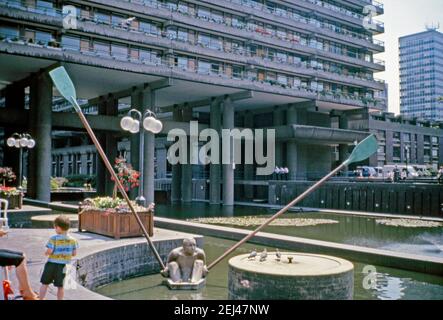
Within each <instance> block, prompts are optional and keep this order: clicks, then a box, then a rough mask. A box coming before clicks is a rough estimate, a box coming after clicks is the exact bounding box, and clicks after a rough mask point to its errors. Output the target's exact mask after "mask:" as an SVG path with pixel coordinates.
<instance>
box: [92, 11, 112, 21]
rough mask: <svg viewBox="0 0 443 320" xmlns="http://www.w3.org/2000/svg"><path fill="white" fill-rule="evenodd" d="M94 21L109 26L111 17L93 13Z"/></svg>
mask: <svg viewBox="0 0 443 320" xmlns="http://www.w3.org/2000/svg"><path fill="white" fill-rule="evenodd" d="M95 20H97V22H100V23H105V24H109V23H110V22H111V17H110V16H109V14H106V13H101V12H96V13H95Z"/></svg>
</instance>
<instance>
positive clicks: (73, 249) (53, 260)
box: [40, 215, 78, 300]
mask: <svg viewBox="0 0 443 320" xmlns="http://www.w3.org/2000/svg"><path fill="white" fill-rule="evenodd" d="M69 227H70V221H69V218H68V217H66V216H63V215H62V216H59V217H57V218H56V219H55V221H54V229H55V232H56V233H57V234H56V235H54V236H52V237H51V238H49V241H48V243H47V244H46V248H47V249H46V252H45V255H47V256H48V262H46V264H45V268H44V270H43V274H42V277H41V280H40V282H41V283H42V286H41V288H40V299H44V298H45V296H46V291H47V290H48V286H49V285H50V284H51V283H53V284H54V286H55V287H57V299H58V300H63V297H64V289H63V282H64V279H65V275H66V265H67V264H69V263H70V262H71V259H72V257H74V256H75V255H76V254H77V248H78V243H77V240H75V239H74V238H73V237H71V236H70V235H68V230H69Z"/></svg>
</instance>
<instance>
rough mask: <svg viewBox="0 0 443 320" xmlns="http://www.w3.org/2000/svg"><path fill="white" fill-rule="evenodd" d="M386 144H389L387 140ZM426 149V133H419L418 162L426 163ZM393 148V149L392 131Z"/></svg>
mask: <svg viewBox="0 0 443 320" xmlns="http://www.w3.org/2000/svg"><path fill="white" fill-rule="evenodd" d="M386 140H387V139H386ZM386 144H387V141H386ZM424 149H425V138H424V135H423V134H418V135H417V163H418V164H425V158H424ZM391 150H392V132H391Z"/></svg>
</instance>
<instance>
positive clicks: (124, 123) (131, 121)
mask: <svg viewBox="0 0 443 320" xmlns="http://www.w3.org/2000/svg"><path fill="white" fill-rule="evenodd" d="M133 114H135V115H136V116H135V117H134V116H133ZM120 126H121V127H122V129H123V130H125V131H129V132H130V133H133V134H135V133H140V149H139V150H140V152H139V156H140V158H139V159H140V160H139V172H140V187H139V191H138V197H137V198H136V199H135V200H136V202H137V203H138V204H139V205H141V206H146V199H145V197H144V196H143V187H144V185H143V183H144V182H143V180H144V172H143V171H144V168H143V164H144V148H145V138H144V137H145V135H144V134H143V129H142V126H143V128H144V129H145V130H146V131H149V132H151V133H153V134H157V133H160V132H161V131H162V129H163V124H162V122H161V121H160V120H158V119H157V116H156V115H155V113H154V112H152V111H151V110H146V111H145V113H144V114H142V113H141V112H140V111H138V110H136V109H131V110H129V112H128V114H127V115H126V116H125V117H123V118H122V119H121V120H120Z"/></svg>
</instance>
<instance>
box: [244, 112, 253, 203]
mask: <svg viewBox="0 0 443 320" xmlns="http://www.w3.org/2000/svg"><path fill="white" fill-rule="evenodd" d="M244 127H245V128H249V129H252V128H253V127H254V114H253V113H252V112H251V111H246V113H245V117H244ZM243 167H244V171H243V178H244V179H245V180H253V179H254V165H253V164H245V165H244V166H243ZM243 188H244V189H243V190H244V196H245V198H246V199H251V200H252V199H254V186H253V185H244V187H243Z"/></svg>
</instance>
